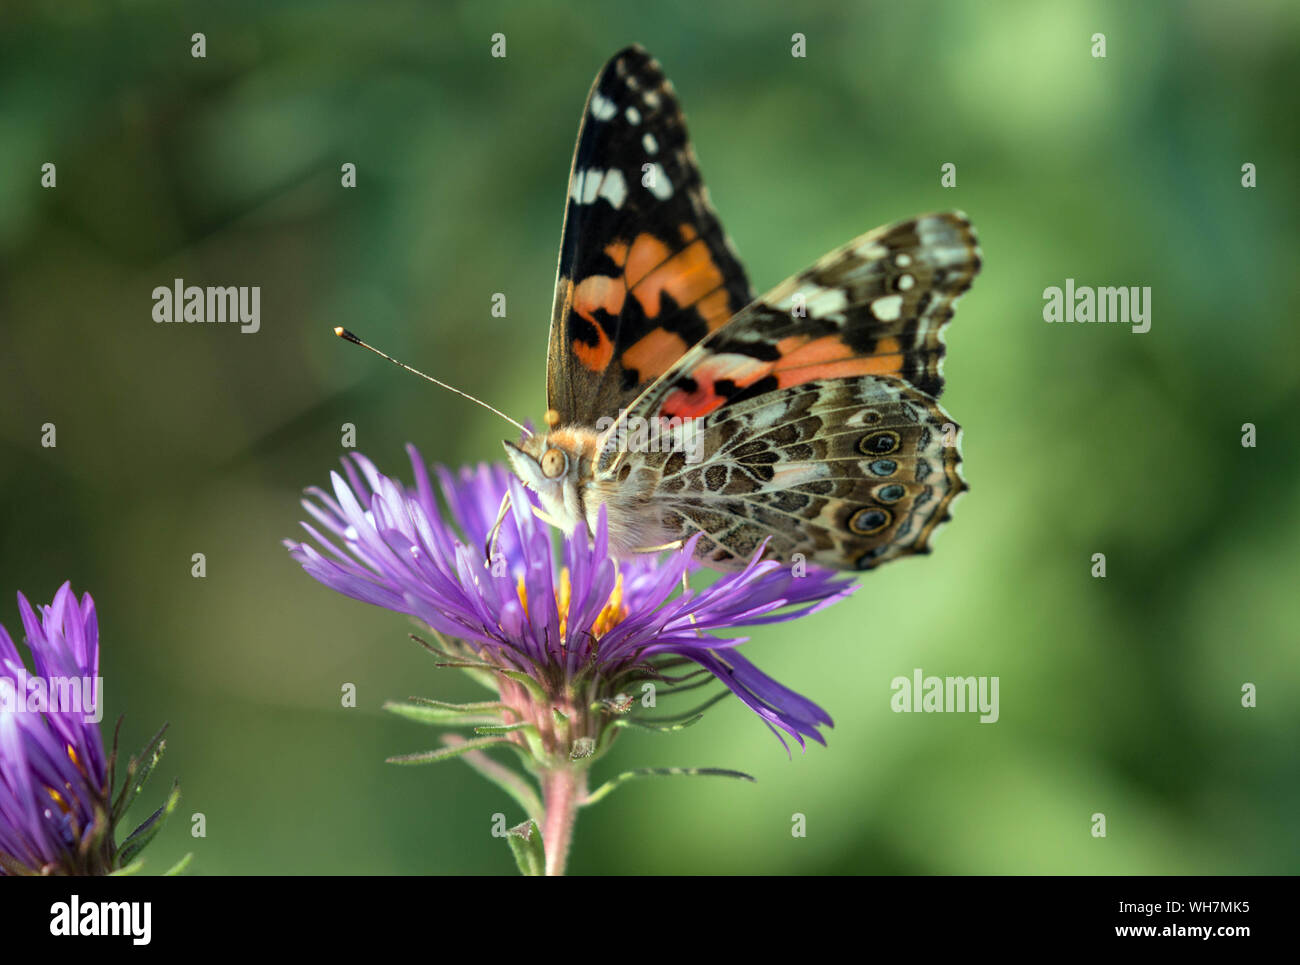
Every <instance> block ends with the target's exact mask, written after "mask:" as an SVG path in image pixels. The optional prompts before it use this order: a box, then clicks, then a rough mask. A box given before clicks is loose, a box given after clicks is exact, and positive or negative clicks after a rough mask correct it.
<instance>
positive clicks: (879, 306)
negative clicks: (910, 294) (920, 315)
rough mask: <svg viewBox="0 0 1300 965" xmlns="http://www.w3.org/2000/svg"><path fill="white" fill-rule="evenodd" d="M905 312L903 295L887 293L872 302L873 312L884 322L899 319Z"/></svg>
mask: <svg viewBox="0 0 1300 965" xmlns="http://www.w3.org/2000/svg"><path fill="white" fill-rule="evenodd" d="M902 313H903V296H902V295H885V296H883V297H881V298H877V299H876V300H875V301H874V302H872V303H871V314H873V315H875V316H876V318H878V319H880V320H881V321H882V322H895V321H898V316H899V315H901V314H902Z"/></svg>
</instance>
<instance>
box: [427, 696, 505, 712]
mask: <svg viewBox="0 0 1300 965" xmlns="http://www.w3.org/2000/svg"><path fill="white" fill-rule="evenodd" d="M407 699H408V700H409V701H410V702H411V703H413V704H420V705H421V706H424V707H441V708H442V709H443V710H452V711H456V712H457V713H461V714H494V713H496V712H497V711H500V710H505V709H506V705H505V704H503V703H501V701H499V700H478V701H473V702H471V703H468V704H449V703H447V702H446V701H445V700H434V699H433V698H432V697H408V698H407Z"/></svg>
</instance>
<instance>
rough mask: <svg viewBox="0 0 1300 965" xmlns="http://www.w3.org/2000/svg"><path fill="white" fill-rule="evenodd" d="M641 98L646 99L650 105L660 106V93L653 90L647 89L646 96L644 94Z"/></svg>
mask: <svg viewBox="0 0 1300 965" xmlns="http://www.w3.org/2000/svg"><path fill="white" fill-rule="evenodd" d="M641 99H642V100H644V101H645V102H646V105H647V106H649V107H658V106H659V95H658V94H657V93H655V92H654V91H652V90H648V91H646V92H645V96H643V97H642V98H641Z"/></svg>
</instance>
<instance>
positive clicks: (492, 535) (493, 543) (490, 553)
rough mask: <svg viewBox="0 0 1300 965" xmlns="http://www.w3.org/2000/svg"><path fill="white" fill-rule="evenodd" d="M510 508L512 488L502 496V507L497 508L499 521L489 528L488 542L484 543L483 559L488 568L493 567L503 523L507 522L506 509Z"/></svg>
mask: <svg viewBox="0 0 1300 965" xmlns="http://www.w3.org/2000/svg"><path fill="white" fill-rule="evenodd" d="M509 508H510V490H508V489H507V490H506V494H505V495H504V496H502V497H501V508H500V509H498V510H497V521H496V522H495V523H493V524H492V528H491V529H490V530H488V535H487V542H486V543H484V545H483V561H484V565H485V566H487V567H488V569H491V568H492V558H493V557H494V556H495V555H496V549H497V540H498V538H500V536H501V524H502V523H504V522H505V519H506V510H508V509H509Z"/></svg>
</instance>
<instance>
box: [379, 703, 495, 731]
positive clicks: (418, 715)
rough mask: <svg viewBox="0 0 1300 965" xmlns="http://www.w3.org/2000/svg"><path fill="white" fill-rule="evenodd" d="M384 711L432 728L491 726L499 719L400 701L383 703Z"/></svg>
mask: <svg viewBox="0 0 1300 965" xmlns="http://www.w3.org/2000/svg"><path fill="white" fill-rule="evenodd" d="M384 710H386V711H388V712H389V713H390V714H396V715H397V716H398V717H404V718H406V719H407V720H413V721H415V722H416V723H419V724H428V725H430V726H432V727H461V726H468V725H470V724H491V723H493V722H494V721H499V720H500V718H499V717H494V716H492V715H490V714H463V713H458V712H456V711H453V710H447V709H446V708H443V707H429V706H426V705H424V704H414V703H407V702H406V701H401V700H388V701H385V702H384Z"/></svg>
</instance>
